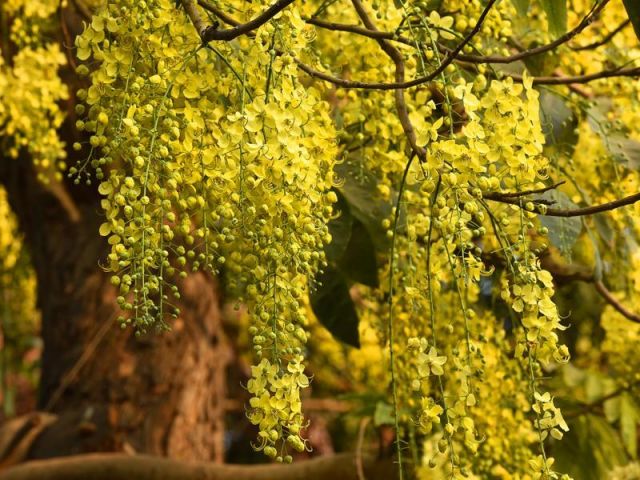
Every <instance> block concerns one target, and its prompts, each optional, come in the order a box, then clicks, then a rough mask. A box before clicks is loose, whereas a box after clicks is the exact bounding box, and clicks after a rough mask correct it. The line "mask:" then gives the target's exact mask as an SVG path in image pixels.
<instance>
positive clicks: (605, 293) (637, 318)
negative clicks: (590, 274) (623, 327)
mask: <svg viewBox="0 0 640 480" xmlns="http://www.w3.org/2000/svg"><path fill="white" fill-rule="evenodd" d="M593 284H594V285H595V287H596V290H597V291H598V293H599V294H600V295H602V298H604V299H605V300H606V301H607V303H608V304H609V305H611V306H612V307H613V308H615V309H616V310H617V311H618V312H619V313H621V314H622V315H623V316H624V317H625V318H627V319H629V320H631V321H632V322H636V323H640V315H637V314H635V313H633V312H631V311H629V310H627V309H626V308H625V306H624V305H622V304H621V303H620V302H619V301H618V300H616V298H615V297H614V296H613V295H612V294H611V292H610V291H609V290H608V289H607V287H605V286H604V283H602V282H601V281H600V280H597V281H595V282H594V283H593Z"/></svg>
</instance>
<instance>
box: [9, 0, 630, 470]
mask: <svg viewBox="0 0 640 480" xmlns="http://www.w3.org/2000/svg"><path fill="white" fill-rule="evenodd" d="M0 9H1V11H2V22H1V23H2V28H3V30H2V32H3V37H2V43H1V44H0V45H1V49H2V63H1V64H0V92H1V94H2V102H1V103H0V139H1V142H2V143H1V150H0V151H1V153H2V157H3V158H2V164H1V166H0V180H1V181H2V184H3V185H4V187H5V189H6V200H5V197H3V202H8V205H9V206H10V208H11V209H12V210H13V213H9V212H8V211H7V213H6V217H7V220H5V221H4V222H3V224H2V228H3V229H4V230H3V231H2V235H1V236H0V239H2V242H1V243H0V245H2V248H3V252H7V251H9V252H14V253H13V256H6V255H5V256H4V258H5V259H6V260H5V261H4V264H3V269H4V271H5V272H4V273H3V275H4V277H3V285H5V288H6V289H8V288H9V287H10V285H9V284H10V283H11V282H10V280H6V278H11V276H9V277H7V272H9V275H11V272H12V271H13V272H14V271H15V270H16V269H17V268H22V269H24V268H28V265H27V266H25V265H24V262H19V261H17V260H16V255H17V254H16V253H15V249H16V246H15V243H14V242H13V241H15V240H16V238H18V237H21V236H22V237H23V238H24V243H25V247H26V251H27V252H28V254H29V258H30V261H31V264H32V265H33V268H34V271H35V275H36V277H37V284H38V294H37V295H38V299H39V307H40V309H41V311H42V322H43V327H42V328H43V332H42V334H43V338H44V342H45V344H44V345H45V350H44V357H43V366H42V367H43V370H42V383H41V388H40V407H41V408H49V409H50V410H53V411H56V412H58V413H61V412H67V414H68V415H73V414H74V412H76V413H75V414H77V412H78V411H80V410H81V409H82V408H84V409H85V410H84V413H82V414H77V415H91V413H87V412H86V410H87V407H86V406H87V405H91V408H92V409H94V408H96V409H98V411H100V412H102V413H101V415H102V417H100V418H102V420H101V422H102V423H104V429H99V433H100V436H99V438H98V439H96V438H95V437H96V435H97V434H95V432H93V431H92V432H89V434H88V436H89V438H91V439H93V440H92V441H94V444H91V445H88V444H87V441H82V442H81V443H82V445H83V447H82V448H83V449H84V450H81V451H87V450H92V449H93V450H100V449H105V448H107V447H105V446H104V442H106V443H107V444H108V445H109V446H110V447H109V448H120V449H121V448H124V447H126V446H129V447H131V446H132V445H133V449H134V450H136V451H138V452H149V453H161V454H166V455H170V456H173V457H176V458H182V459H201V460H202V459H205V460H206V459H209V458H212V457H213V456H214V455H215V454H214V453H212V452H213V451H214V450H215V449H217V450H218V453H217V454H218V455H220V449H221V448H223V446H222V445H219V444H218V445H213V444H212V443H211V441H210V438H211V434H212V431H213V430H215V428H216V426H215V425H213V424H212V422H211V421H209V420H208V418H210V417H208V416H207V412H208V411H209V410H210V409H212V408H213V409H216V408H221V407H220V406H219V405H217V404H216V399H215V390H213V389H211V387H210V384H209V383H207V382H209V380H210V379H211V378H214V377H215V375H216V371H217V370H216V369H220V368H224V360H223V352H221V351H219V350H216V345H217V340H218V339H219V337H220V335H223V333H222V331H221V327H220V322H219V316H220V315H219V310H218V308H219V306H218V305H219V297H220V293H219V292H221V291H223V292H224V297H225V298H226V299H227V300H228V301H231V302H233V303H234V304H235V305H236V306H237V307H238V308H240V311H242V312H245V313H244V314H243V315H241V325H242V328H243V332H244V333H246V334H247V335H248V338H249V341H248V342H246V344H247V349H248V350H250V353H251V355H252V358H253V366H252V367H251V375H250V378H249V379H248V381H247V383H246V389H247V390H248V392H249V394H250V400H249V401H248V403H247V405H246V415H247V417H248V419H249V421H250V422H251V423H252V424H254V425H256V426H257V432H258V433H257V437H256V438H255V440H254V441H253V443H252V445H253V447H254V448H255V449H256V450H258V451H261V452H263V453H264V455H266V457H268V458H270V459H273V460H274V461H275V462H280V463H291V462H292V460H293V457H294V455H295V454H296V452H304V451H305V450H308V449H309V448H310V443H309V441H308V438H307V435H306V433H305V432H306V431H307V429H308V427H309V425H308V420H307V417H306V416H305V411H304V409H303V401H302V399H303V397H304V396H305V393H304V392H305V389H308V388H309V387H310V384H311V385H313V384H314V383H317V384H319V385H325V386H326V385H330V384H331V382H332V381H335V375H334V374H332V373H331V369H332V368H333V369H336V370H337V371H338V372H340V374H341V375H343V376H344V377H345V378H349V379H350V380H349V382H350V383H349V384H350V386H351V388H352V389H353V390H354V391H355V392H356V393H357V394H355V395H352V396H351V397H350V398H351V399H352V400H353V401H354V402H357V401H360V402H362V403H365V404H366V403H367V401H368V402H369V403H371V400H370V399H371V398H373V399H374V400H373V402H374V404H373V405H374V406H373V407H371V408H369V410H367V408H364V409H363V410H362V411H363V412H365V413H364V414H365V415H372V416H373V420H374V423H375V425H376V426H378V427H380V426H382V425H389V427H387V428H390V429H391V430H392V431H393V439H392V441H391V444H392V450H393V451H392V453H389V460H388V462H389V464H390V465H392V467H393V469H394V470H395V471H396V472H397V475H398V476H399V477H400V478H403V477H404V478H412V477H414V476H417V475H419V476H421V478H430V479H431V478H433V479H437V478H454V479H461V478H496V479H498V478H501V479H540V478H544V479H550V478H562V479H565V478H569V474H573V475H574V476H575V478H604V477H605V476H606V475H612V478H631V477H624V475H633V469H634V468H636V467H637V465H634V464H631V466H628V467H625V468H626V469H625V468H622V469H620V468H618V469H617V470H616V469H614V467H616V466H619V465H624V464H627V463H629V462H630V461H632V460H633V459H635V458H636V455H637V453H638V446H637V440H638V429H637V426H638V422H640V403H638V401H637V398H636V395H637V393H638V391H639V390H638V385H639V383H640V377H639V376H638V373H637V369H638V367H639V366H640V356H639V353H638V352H640V349H638V342H639V341H640V325H638V324H639V323H640V316H639V315H638V313H636V312H634V310H636V311H638V309H637V304H638V300H639V299H640V283H638V281H637V279H638V273H637V272H638V270H637V269H638V267H639V266H640V250H639V249H638V244H637V242H638V237H639V235H640V221H639V216H638V214H639V213H640V210H639V208H640V207H638V206H637V204H636V202H637V201H638V200H640V194H639V193H638V185H639V184H640V175H639V172H638V169H639V168H640V83H639V82H638V81H637V77H638V76H640V66H639V65H638V64H637V61H638V60H639V59H640V48H639V47H640V46H639V44H638V38H637V37H636V35H635V33H634V27H635V29H636V31H639V30H640V5H638V3H637V2H635V1H633V0H625V1H624V2H623V1H620V0H611V1H609V0H598V1H595V2H594V1H590V0H569V1H565V0H538V1H531V2H529V1H528V0H511V1H509V0H488V1H483V0H472V1H466V0H465V1H463V0H420V1H413V0H404V1H403V0H393V1H391V0H373V1H363V0H350V1H349V0H309V1H304V2H303V1H295V0H277V1H275V2H274V3H271V2H270V1H267V0H255V1H236V0H199V1H195V0H177V1H176V0H139V1H138V0H108V1H100V0H92V1H88V0H73V1H69V2H67V1H65V0H62V1H58V0H37V1H33V0H31V1H27V0H5V1H3V2H2V5H1V6H0ZM2 208H5V209H6V208H7V207H6V206H5V204H3V206H2ZM13 215H15V220H13ZM101 237H102V238H101ZM5 238H6V239H8V240H7V241H5ZM11 240H13V241H11ZM11 249H13V250H11ZM12 269H13V270H12ZM216 279H217V281H216ZM218 283H220V284H221V285H223V288H222V289H218V288H217V287H216V285H217V284H218ZM20 285H22V284H20ZM14 288H16V287H14ZM19 289H22V290H23V291H27V290H28V288H27V287H26V286H22V287H20V288H19ZM595 297H597V298H595ZM7 298H9V297H7ZM10 298H11V299H12V300H15V301H18V300H20V299H21V298H22V297H20V295H18V294H16V295H13V296H11V297H10ZM16 299H17V300H16ZM5 303H6V302H5ZM112 319H115V321H112ZM317 320H319V322H320V323H321V324H322V325H324V327H325V328H326V330H322V329H320V327H318V325H317V323H316V321H317ZM118 325H119V326H120V327H122V329H123V330H124V332H123V333H122V334H121V335H120V336H114V337H110V338H114V339H116V340H114V341H113V342H111V343H107V344H104V343H103V344H100V346H99V347H98V346H96V345H94V344H91V343H90V339H91V338H95V337H94V336H93V335H94V334H93V333H92V332H94V331H95V330H96V329H98V330H101V331H102V330H105V331H106V330H109V329H115V328H118ZM327 331H328V332H330V333H331V334H332V335H333V337H334V338H336V339H338V340H339V341H340V342H342V343H343V344H344V345H350V346H351V347H340V346H339V344H338V343H336V342H335V341H334V340H332V339H331V338H329V335H328V334H327ZM132 333H134V334H135V335H133V336H132V335H131V334H132ZM136 338H139V340H136ZM87 343H90V345H89V349H93V350H95V349H96V348H99V349H100V354H99V355H97V356H95V357H94V360H91V361H88V360H83V361H81V362H80V363H83V362H84V364H88V366H87V365H84V364H83V368H84V370H83V371H84V372H85V373H84V376H82V377H80V378H78V375H77V372H75V373H74V372H72V374H71V375H69V370H70V369H73V368H76V366H77V365H78V357H81V356H82V355H83V354H84V353H83V352H85V353H86V351H87ZM352 347H356V348H352ZM357 347H361V348H360V349H359V350H358V349H357ZM345 349H348V350H345ZM310 372H314V375H311V373H310ZM203 382H204V384H205V387H203V386H202V385H203ZM326 388H329V387H326ZM367 399H368V400H367ZM560 407H562V410H561V408H560ZM100 408H102V410H100ZM92 411H93V410H92ZM367 412H368V413H367ZM563 415H564V416H563ZM565 418H566V420H565ZM85 433H86V432H85ZM563 437H565V438H564V439H563ZM79 442H80V440H79ZM100 442H103V443H100ZM89 443H90V442H89ZM353 443H354V446H355V443H356V441H355V439H354V440H353ZM359 443H360V444H361V443H362V440H361V441H360V442H359ZM359 448H360V449H361V448H362V445H360V446H359ZM125 449H126V448H125ZM45 450H46V449H45ZM70 451H77V450H73V449H71V450H70ZM58 453H60V452H58ZM62 453H70V452H66V451H65V452H62ZM51 454H56V452H53V453H51V452H49V453H46V452H45V453H42V456H48V455H51ZM36 456H37V455H36ZM581 456H582V457H581ZM554 458H555V459H556V461H555V462H554ZM572 460H577V464H576V463H575V462H573V461H572ZM79 465H80V463H78V464H77V465H76V466H77V468H80V467H79ZM83 465H85V467H86V465H91V464H90V463H89V464H83ZM343 467H344V465H342V464H340V465H339V464H338V463H336V465H335V468H336V469H337V468H343ZM20 468H21V467H18V468H16V469H14V470H13V475H14V476H10V475H11V474H10V473H9V474H8V475H9V476H8V477H7V478H25V477H24V476H21V473H20V472H23V473H24V472H27V471H28V470H20ZM24 468H27V467H24ZM51 468H53V467H51ZM132 468H133V467H132ZM136 468H142V467H141V466H140V465H138V466H137V467H136ZM176 468H177V467H176ZM258 468H259V467H258ZM280 468H282V470H278V471H281V472H287V471H288V470H286V469H287V468H291V469H292V470H289V472H301V473H299V474H300V475H307V474H306V473H304V472H305V471H306V470H303V469H299V468H300V467H296V466H291V467H286V466H282V467H280ZM296 468H298V470H296ZM318 468H319V469H322V468H328V470H318V471H322V472H323V473H322V474H323V475H330V474H331V473H330V472H331V468H332V467H331V464H328V466H327V465H326V464H323V465H321V466H319V467H318ZM362 468H363V467H362V460H361V459H360V460H359V461H358V462H356V463H355V464H354V466H353V467H352V470H353V472H352V475H354V477H355V475H356V473H357V474H358V475H360V473H362V472H361V470H362ZM142 469H143V468H142ZM274 471H275V470H274ZM310 471H313V469H311V470H310ZM337 471H338V470H336V472H337ZM610 471H611V472H610ZM136 472H139V471H138V470H136ZM327 472H329V473H327ZM558 472H560V473H558ZM85 474H86V472H85ZM87 475H88V474H87ZM185 475H186V473H185ZM278 475H280V474H278ZM282 475H288V474H287V473H282ZM593 475H595V476H593ZM172 478H173V477H172ZM256 478H257V477H256ZM260 478H262V477H260ZM283 478H285V477H283ZM633 478H636V477H633Z"/></svg>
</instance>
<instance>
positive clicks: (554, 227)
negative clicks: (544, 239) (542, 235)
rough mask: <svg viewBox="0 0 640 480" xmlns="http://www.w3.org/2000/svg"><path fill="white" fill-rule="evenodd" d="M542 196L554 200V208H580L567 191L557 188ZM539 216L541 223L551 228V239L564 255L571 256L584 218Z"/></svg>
mask: <svg viewBox="0 0 640 480" xmlns="http://www.w3.org/2000/svg"><path fill="white" fill-rule="evenodd" d="M540 198H543V199H545V200H552V201H554V202H555V204H554V205H553V207H554V208H561V209H574V208H578V206H577V205H576V204H575V203H573V202H572V201H571V200H570V199H569V197H567V195H566V194H565V193H563V192H560V191H557V190H550V191H548V192H545V193H544V194H543V195H541V197H540ZM538 218H539V219H540V223H541V224H542V225H544V226H545V227H547V228H548V229H549V240H551V243H552V244H553V245H554V246H556V247H557V248H558V249H559V250H560V252H561V253H562V254H563V255H565V256H567V257H569V256H570V255H571V250H572V249H573V245H574V244H575V243H576V241H577V240H578V237H579V236H580V233H581V232H582V220H581V219H580V217H568V218H564V217H547V216H544V215H540V217H538Z"/></svg>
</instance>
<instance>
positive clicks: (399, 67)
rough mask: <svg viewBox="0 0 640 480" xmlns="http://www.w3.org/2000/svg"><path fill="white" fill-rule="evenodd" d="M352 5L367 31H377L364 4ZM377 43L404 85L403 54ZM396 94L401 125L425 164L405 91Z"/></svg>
mask: <svg viewBox="0 0 640 480" xmlns="http://www.w3.org/2000/svg"><path fill="white" fill-rule="evenodd" d="M352 3H353V6H354V8H355V10H356V12H357V13H358V16H359V17H360V20H362V23H364V25H365V27H367V29H369V30H372V31H377V28H376V26H375V25H374V23H373V21H372V20H371V18H370V17H369V14H368V13H367V11H366V10H365V9H364V6H363V5H362V2H361V1H360V0H352ZM377 41H378V44H379V45H380V48H382V50H384V52H385V53H386V54H387V55H388V56H389V58H391V60H392V61H393V63H394V65H395V69H396V72H395V80H396V82H397V83H403V82H404V75H405V66H404V58H403V56H402V53H401V52H400V51H399V50H398V49H397V48H396V47H394V46H393V45H392V44H391V43H389V41H387V40H384V39H378V40H377ZM394 94H395V101H396V110H397V112H398V118H399V120H400V124H401V125H402V130H403V131H404V134H405V136H406V137H407V141H408V142H409V145H410V146H411V150H412V151H413V153H414V154H415V155H416V156H417V157H418V159H419V160H420V161H421V162H424V161H426V159H427V151H426V150H425V149H424V148H423V147H421V146H419V145H418V143H417V140H416V133H415V130H414V129H413V125H412V124H411V120H409V110H408V109H407V103H406V101H405V98H404V90H403V89H397V90H396V91H395V92H394Z"/></svg>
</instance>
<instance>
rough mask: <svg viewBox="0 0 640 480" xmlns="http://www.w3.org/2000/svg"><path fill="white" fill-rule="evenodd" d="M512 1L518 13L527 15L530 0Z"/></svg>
mask: <svg viewBox="0 0 640 480" xmlns="http://www.w3.org/2000/svg"><path fill="white" fill-rule="evenodd" d="M511 3H513V6H514V7H516V12H518V15H520V16H522V17H524V16H526V15H527V12H528V11H529V0H511Z"/></svg>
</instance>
